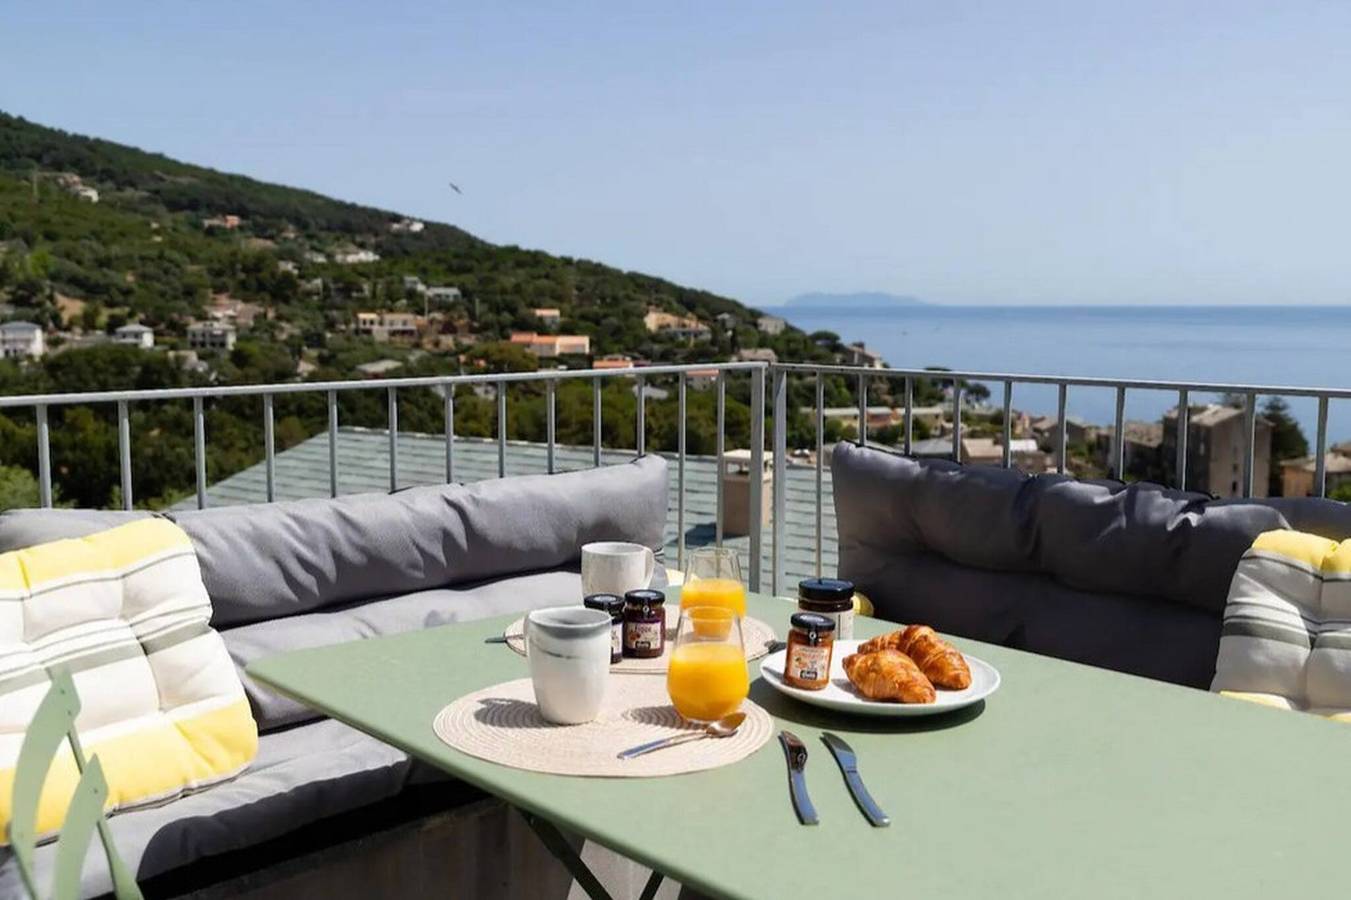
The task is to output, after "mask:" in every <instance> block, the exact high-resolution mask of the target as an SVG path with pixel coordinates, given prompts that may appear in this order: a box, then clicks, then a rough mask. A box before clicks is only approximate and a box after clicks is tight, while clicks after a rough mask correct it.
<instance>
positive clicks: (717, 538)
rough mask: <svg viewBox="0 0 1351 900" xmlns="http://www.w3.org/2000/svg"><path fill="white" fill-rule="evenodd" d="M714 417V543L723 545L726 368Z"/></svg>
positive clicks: (721, 375)
mask: <svg viewBox="0 0 1351 900" xmlns="http://www.w3.org/2000/svg"><path fill="white" fill-rule="evenodd" d="M714 418H716V419H717V430H716V432H715V434H714V438H713V455H714V456H715V457H717V460H718V502H717V521H716V522H714V523H713V544H714V546H716V547H721V546H722V521H723V512H724V510H725V509H726V504H727V497H726V495H725V493H724V491H723V476H724V475H725V474H726V473H725V472H724V471H723V470H724V468H725V467H726V465H727V462H726V459H725V458H724V457H725V454H726V452H727V436H726V434H725V430H726V426H727V372H726V371H725V370H724V371H722V372H719V373H718V399H717V411H716V413H715V414H714Z"/></svg>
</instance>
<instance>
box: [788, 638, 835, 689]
mask: <svg viewBox="0 0 1351 900" xmlns="http://www.w3.org/2000/svg"><path fill="white" fill-rule="evenodd" d="M788 677H789V678H792V679H796V680H798V681H825V680H826V679H827V678H829V677H830V647H829V646H824V647H823V646H820V645H819V644H818V645H817V646H815V647H811V646H808V645H806V644H799V643H797V642H794V643H793V647H792V649H791V650H789V651H788Z"/></svg>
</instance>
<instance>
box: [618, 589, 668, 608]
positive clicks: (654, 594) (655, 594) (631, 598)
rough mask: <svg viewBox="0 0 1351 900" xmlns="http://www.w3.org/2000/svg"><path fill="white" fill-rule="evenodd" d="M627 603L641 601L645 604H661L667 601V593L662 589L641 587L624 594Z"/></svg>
mask: <svg viewBox="0 0 1351 900" xmlns="http://www.w3.org/2000/svg"><path fill="white" fill-rule="evenodd" d="M624 602H626V603H641V604H642V605H643V606H661V605H662V604H663V603H665V602H666V595H665V594H663V593H662V592H661V591H654V590H652V589H651V588H639V589H638V590H636V591H629V592H628V593H627V594H625V595H624Z"/></svg>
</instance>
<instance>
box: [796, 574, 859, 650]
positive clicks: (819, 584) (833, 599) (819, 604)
mask: <svg viewBox="0 0 1351 900" xmlns="http://www.w3.org/2000/svg"><path fill="white" fill-rule="evenodd" d="M797 608H798V609H800V610H802V611H803V612H809V613H816V614H817V615H822V616H825V617H827V618H829V619H833V620H834V622H835V639H836V640H840V641H847V640H849V639H850V638H852V637H853V636H854V583H853V582H852V581H845V580H844V579H842V578H807V579H804V580H802V581H799V582H798V585H797Z"/></svg>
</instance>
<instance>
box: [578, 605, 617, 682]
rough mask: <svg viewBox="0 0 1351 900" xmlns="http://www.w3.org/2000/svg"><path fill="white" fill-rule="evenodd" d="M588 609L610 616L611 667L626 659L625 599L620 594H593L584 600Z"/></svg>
mask: <svg viewBox="0 0 1351 900" xmlns="http://www.w3.org/2000/svg"><path fill="white" fill-rule="evenodd" d="M582 605H583V606H585V607H586V608H587V609H599V610H600V611H601V612H607V613H609V614H610V665H614V664H615V663H617V662H619V661H620V660H621V659H623V658H624V598H623V597H621V596H619V595H618V594H591V595H590V596H588V597H583V598H582Z"/></svg>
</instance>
